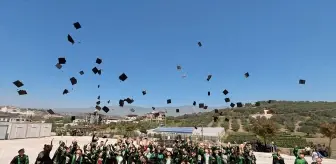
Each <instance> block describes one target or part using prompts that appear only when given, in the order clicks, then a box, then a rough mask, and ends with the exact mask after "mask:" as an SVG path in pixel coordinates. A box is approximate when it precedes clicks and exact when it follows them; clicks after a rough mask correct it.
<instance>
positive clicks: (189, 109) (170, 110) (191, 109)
mask: <svg viewBox="0 0 336 164" xmlns="http://www.w3.org/2000/svg"><path fill="white" fill-rule="evenodd" d="M108 107H109V108H110V111H109V112H108V113H107V115H113V116H125V115H127V114H136V115H140V116H141V115H144V114H146V113H149V112H152V111H153V110H152V108H151V107H140V106H132V105H125V106H124V107H120V106H108ZM132 108H133V109H134V110H135V112H131V110H130V109H132ZM223 108H224V107H218V109H223ZM176 109H179V111H180V112H179V113H176ZM213 109H215V107H212V108H208V109H206V110H205V109H200V108H198V107H197V106H196V107H195V106H176V107H172V106H169V107H155V111H163V112H165V111H166V110H167V116H180V115H184V114H192V113H199V112H209V111H211V110H213ZM54 111H55V112H56V113H68V114H80V113H91V112H93V111H95V108H94V107H90V108H58V109H57V108H56V109H54ZM100 113H101V114H106V113H105V112H104V111H102V110H101V111H100Z"/></svg>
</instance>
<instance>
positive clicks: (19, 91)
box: [17, 90, 28, 96]
mask: <svg viewBox="0 0 336 164" xmlns="http://www.w3.org/2000/svg"><path fill="white" fill-rule="evenodd" d="M17 92H18V94H19V95H20V96H23V95H26V94H28V93H27V91H26V90H18V91H17Z"/></svg>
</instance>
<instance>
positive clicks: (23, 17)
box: [0, 0, 336, 108]
mask: <svg viewBox="0 0 336 164" xmlns="http://www.w3.org/2000/svg"><path fill="white" fill-rule="evenodd" d="M335 8H336V1H334V0H324V1H315V0H305V1H303V0H302V1H300V0H298V1H292V0H282V1H269V0H260V1H248V0H244V1H242V0H241V1H226V0H225V1H224V0H213V1H201V0H184V1H181V0H169V1H167V0H148V1H139V0H129V1H127V0H126V1H111V0H100V1H83V0H72V1H68V0H58V1H34V0H29V1H27V0H16V1H10V0H3V1H1V2H0V22H1V23H0V45H1V46H0V56H1V60H0V61H1V66H2V69H0V74H1V80H0V104H1V105H19V106H30V107H54V108H55V107H59V108H63V107H88V106H93V105H94V104H95V100H96V97H97V96H98V95H101V98H102V100H106V101H107V100H109V99H110V100H111V101H112V104H113V105H116V104H117V102H118V100H119V99H120V98H126V97H130V96H132V97H133V98H134V99H135V102H134V105H139V106H164V105H165V103H166V99H167V98H171V99H172V100H173V104H172V105H191V104H192V102H193V101H194V100H195V101H197V102H204V103H206V104H207V105H209V106H223V105H225V102H224V98H225V96H224V95H222V93H221V92H222V90H223V89H228V90H229V91H230V94H229V97H230V98H231V100H232V101H234V102H237V101H242V102H248V101H256V100H268V99H281V100H326V101H334V99H335V94H334V93H335V91H336V87H335V82H336V78H335V77H336V74H335V64H334V62H335V61H336V57H335V52H336V50H335V48H336V46H335V45H336V31H335V30H336V17H335V15H336V10H335ZM76 21H79V22H80V23H81V24H82V29H80V30H77V31H76V30H75V29H74V28H73V26H72V24H73V23H74V22H76ZM67 34H71V35H73V37H74V39H75V40H78V41H81V44H75V45H74V46H72V45H71V44H70V43H69V42H67V39H66V36H67ZM198 41H202V43H203V47H201V48H199V47H198V46H197V42H198ZM58 57H66V58H67V64H66V65H65V66H64V72H61V71H59V70H57V69H56V68H55V64H56V63H57V58H58ZM97 57H100V58H102V59H103V64H102V65H101V68H102V69H103V75H102V76H101V77H98V76H95V75H93V74H92V72H91V69H92V68H93V67H94V66H96V64H95V59H96V58H97ZM178 64H180V65H181V66H182V67H183V71H184V72H186V73H187V78H185V79H182V78H181V75H182V74H181V73H180V72H178V71H177V70H176V65H178ZM80 70H84V71H85V73H86V74H85V75H84V76H79V74H78V72H79V71H80ZM123 72H125V73H126V74H127V75H128V76H129V79H128V80H127V81H125V82H120V81H119V80H118V76H119V75H120V74H121V73H123ZM245 72H249V73H250V78H248V79H245V78H244V73H245ZM207 74H212V75H213V78H212V79H211V81H210V82H207V81H206V76H207ZM72 76H75V77H77V79H78V84H77V85H76V86H75V87H74V91H75V92H72V93H70V94H68V95H66V96H63V95H62V91H63V89H65V88H68V89H70V90H71V84H70V81H69V78H70V77H72ZM300 78H303V79H306V80H307V84H306V85H305V86H303V85H299V84H298V80H299V79H300ZM15 80H22V81H23V82H24V83H25V86H24V87H23V88H24V89H27V91H28V94H29V95H26V96H18V95H17V92H16V91H17V89H16V87H15V86H14V85H13V84H12V82H13V81H15ZM98 84H100V85H101V88H100V89H98V88H97V85H98ZM142 89H146V90H147V91H148V94H147V95H146V96H142V94H141V90H142ZM208 90H210V91H211V92H212V96H210V97H208V96H207V91H208Z"/></svg>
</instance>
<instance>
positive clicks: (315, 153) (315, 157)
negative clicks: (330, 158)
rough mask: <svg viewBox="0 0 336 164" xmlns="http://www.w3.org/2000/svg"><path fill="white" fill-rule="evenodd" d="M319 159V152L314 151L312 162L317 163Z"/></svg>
mask: <svg viewBox="0 0 336 164" xmlns="http://www.w3.org/2000/svg"><path fill="white" fill-rule="evenodd" d="M317 158H318V154H317V152H316V151H314V152H313V153H312V160H313V162H316V159H317Z"/></svg>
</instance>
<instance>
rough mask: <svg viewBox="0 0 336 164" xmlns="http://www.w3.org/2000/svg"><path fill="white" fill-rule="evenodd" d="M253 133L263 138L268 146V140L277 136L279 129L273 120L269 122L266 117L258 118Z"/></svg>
mask: <svg viewBox="0 0 336 164" xmlns="http://www.w3.org/2000/svg"><path fill="white" fill-rule="evenodd" d="M252 131H253V132H254V133H255V134H257V135H258V136H260V137H262V138H263V139H264V142H265V145H266V142H267V139H268V138H270V137H272V136H275V134H276V132H277V127H276V125H275V124H274V123H273V121H272V120H269V119H267V118H266V117H257V119H256V120H255V122H254V123H253V126H252Z"/></svg>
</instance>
